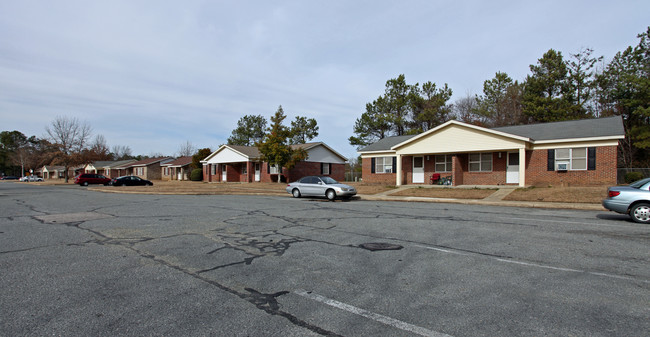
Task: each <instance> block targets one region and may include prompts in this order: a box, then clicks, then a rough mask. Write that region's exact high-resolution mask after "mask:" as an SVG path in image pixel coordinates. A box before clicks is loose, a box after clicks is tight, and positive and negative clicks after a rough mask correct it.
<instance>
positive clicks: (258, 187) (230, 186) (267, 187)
mask: <svg viewBox="0 0 650 337" xmlns="http://www.w3.org/2000/svg"><path fill="white" fill-rule="evenodd" d="M285 187H287V184H285V183H280V184H278V183H250V184H245V183H204V182H200V181H160V180H155V181H153V186H101V185H100V186H93V187H91V188H92V189H93V190H98V191H107V192H127V193H128V192H135V193H151V194H159V193H163V194H281V195H284V194H286V195H289V194H288V193H287V192H286V191H285Z"/></svg>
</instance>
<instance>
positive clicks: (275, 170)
mask: <svg viewBox="0 0 650 337" xmlns="http://www.w3.org/2000/svg"><path fill="white" fill-rule="evenodd" d="M269 173H270V174H279V173H280V170H279V169H278V166H277V165H275V164H271V166H270V171H269Z"/></svg>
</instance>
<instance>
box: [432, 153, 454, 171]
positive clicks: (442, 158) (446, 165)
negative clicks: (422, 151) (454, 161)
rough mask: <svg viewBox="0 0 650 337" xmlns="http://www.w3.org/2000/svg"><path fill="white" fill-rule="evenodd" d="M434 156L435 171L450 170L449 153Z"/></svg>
mask: <svg viewBox="0 0 650 337" xmlns="http://www.w3.org/2000/svg"><path fill="white" fill-rule="evenodd" d="M435 158H436V172H451V155H450V154H445V155H438V156H435Z"/></svg>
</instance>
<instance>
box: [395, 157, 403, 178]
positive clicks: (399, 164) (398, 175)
mask: <svg viewBox="0 0 650 337" xmlns="http://www.w3.org/2000/svg"><path fill="white" fill-rule="evenodd" d="M396 161H397V172H396V174H395V186H402V155H401V154H398V155H397V160H396Z"/></svg>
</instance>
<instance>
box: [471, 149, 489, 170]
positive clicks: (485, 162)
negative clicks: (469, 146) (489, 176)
mask: <svg viewBox="0 0 650 337" xmlns="http://www.w3.org/2000/svg"><path fill="white" fill-rule="evenodd" d="M469 171H470V172H490V171H492V152H488V153H470V154H469Z"/></svg>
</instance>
